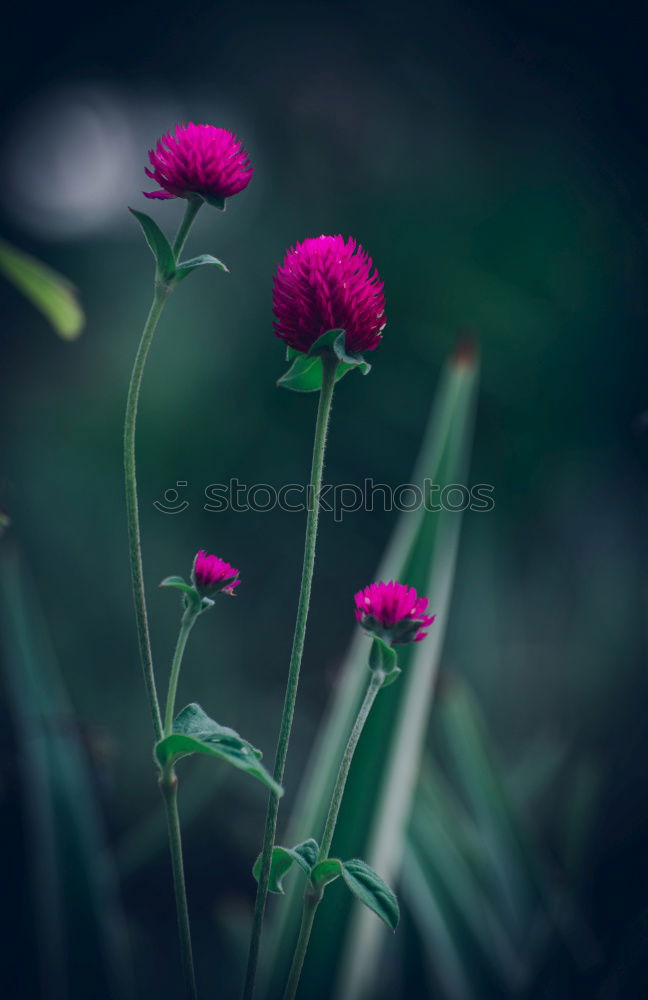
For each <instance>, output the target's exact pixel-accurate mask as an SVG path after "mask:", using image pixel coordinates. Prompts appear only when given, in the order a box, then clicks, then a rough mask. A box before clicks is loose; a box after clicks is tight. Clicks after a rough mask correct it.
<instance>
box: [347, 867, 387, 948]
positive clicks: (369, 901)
mask: <svg viewBox="0 0 648 1000" xmlns="http://www.w3.org/2000/svg"><path fill="white" fill-rule="evenodd" d="M340 874H341V875H342V878H343V879H344V881H345V883H346V885H347V888H348V889H350V891H351V892H352V893H353V895H354V896H355V898H356V899H359V900H360V902H361V903H364V905H365V906H366V907H368V908H369V909H370V910H372V911H373V912H374V913H375V914H376V915H377V916H379V917H380V919H381V920H382V921H383V922H384V923H385V924H387V926H388V927H391V929H392V930H393V931H395V930H396V928H397V927H398V921H399V919H400V910H399V908H398V900H397V899H396V895H395V894H394V892H393V891H392V890H391V889H390V888H389V886H388V885H387V883H386V882H384V881H383V880H382V879H381V877H380V875H378V874H377V873H376V872H375V871H374V870H373V869H372V868H370V867H369V865H368V864H365V862H364V861H360V859H359V858H354V859H353V860H351V861H344V862H343V864H342V871H341V872H340Z"/></svg>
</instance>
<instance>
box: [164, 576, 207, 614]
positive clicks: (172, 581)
mask: <svg viewBox="0 0 648 1000" xmlns="http://www.w3.org/2000/svg"><path fill="white" fill-rule="evenodd" d="M160 586H161V587H174V588H175V589H176V590H180V591H182V593H183V594H184V599H185V602H186V603H185V607H188V608H193V609H194V610H195V611H196V612H198V611H199V610H200V608H201V606H203V603H204V602H206V601H209V599H208V598H207V597H205V598H201V596H200V594H199V593H198V591H197V590H196V588H195V587H193V586H192V585H191V584H190V583H185V581H184V580H183V579H182V577H181V576H167V578H166V579H165V580H163V581H162V583H161V584H160ZM213 603H214V602H213V601H209V605H208V606H211V605H212V604H213Z"/></svg>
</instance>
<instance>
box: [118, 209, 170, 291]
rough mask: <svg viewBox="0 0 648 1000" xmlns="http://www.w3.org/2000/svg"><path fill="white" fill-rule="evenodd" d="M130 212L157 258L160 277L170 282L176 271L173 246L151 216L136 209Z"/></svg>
mask: <svg viewBox="0 0 648 1000" xmlns="http://www.w3.org/2000/svg"><path fill="white" fill-rule="evenodd" d="M128 211H129V212H130V213H131V215H134V216H135V218H136V219H137V221H138V222H139V224H140V226H141V227H142V232H143V233H144V237H145V239H146V242H147V243H148V245H149V247H150V250H151V253H152V254H153V256H154V257H155V262H156V264H157V271H158V275H159V276H160V278H162V279H163V280H164V281H168V280H169V278H172V277H173V275H174V274H175V269H176V262H175V255H174V253H173V250H172V249H171V244H170V243H169V241H168V239H167V238H166V236H165V235H164V233H163V232H162V230H161V229H160V227H159V226H158V224H157V222H155V221H154V220H153V219H152V218H151V216H150V215H147V214H146V212H138V211H137V209H135V208H129V209H128Z"/></svg>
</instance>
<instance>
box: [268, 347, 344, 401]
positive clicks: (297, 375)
mask: <svg viewBox="0 0 648 1000" xmlns="http://www.w3.org/2000/svg"><path fill="white" fill-rule="evenodd" d="M295 353H296V357H295V359H294V361H293V363H292V365H291V366H290V368H289V369H288V371H287V372H285V373H284V374H283V375H282V376H281V378H280V379H279V380H278V381H277V385H278V386H281V388H282V389H292V390H293V391H294V392H317V391H318V390H319V389H321V388H322V361H321V358H319V357H314V358H312V357H309V355H308V354H301V353H300V352H295ZM354 367H355V365H347V364H343V363H342V362H340V363H339V364H338V366H337V371H336V373H335V381H336V382H339V381H340V379H341V378H342V377H343V376H344V375H346V373H347V372H350V371H351V370H352V368H354Z"/></svg>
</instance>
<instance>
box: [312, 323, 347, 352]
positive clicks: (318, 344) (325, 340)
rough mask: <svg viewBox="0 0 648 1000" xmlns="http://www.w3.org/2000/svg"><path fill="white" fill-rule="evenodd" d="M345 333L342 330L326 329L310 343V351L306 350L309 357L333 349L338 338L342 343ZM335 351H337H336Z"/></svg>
mask: <svg viewBox="0 0 648 1000" xmlns="http://www.w3.org/2000/svg"><path fill="white" fill-rule="evenodd" d="M345 337H346V333H345V332H344V330H327V331H326V333H323V334H322V335H321V337H318V338H317V340H316V341H315V342H314V344H312V346H311V349H310V351H309V352H308V354H309V356H310V357H311V358H314V357H317V355H318V354H322V352H324V351H333V350H335V344H336V342H337V341H338V340H341V341H342V343H343V344H344V340H345ZM336 353H337V351H336Z"/></svg>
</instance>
